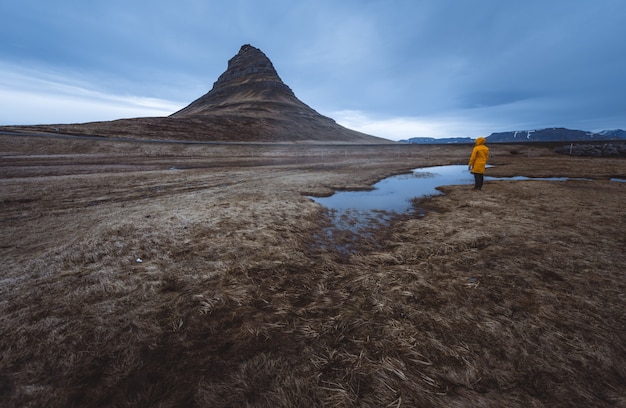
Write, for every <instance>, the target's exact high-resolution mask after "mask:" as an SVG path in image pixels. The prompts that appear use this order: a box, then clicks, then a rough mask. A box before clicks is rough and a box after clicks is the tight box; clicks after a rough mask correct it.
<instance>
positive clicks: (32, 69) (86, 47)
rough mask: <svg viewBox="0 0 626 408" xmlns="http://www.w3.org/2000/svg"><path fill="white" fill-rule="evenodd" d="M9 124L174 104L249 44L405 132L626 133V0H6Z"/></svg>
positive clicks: (2, 34) (307, 89) (343, 115)
mask: <svg viewBox="0 0 626 408" xmlns="http://www.w3.org/2000/svg"><path fill="white" fill-rule="evenodd" d="M0 15H1V16H2V24H0V38H2V41H0V125H30V124H64V123H83V122H92V121H103V120H114V119H121V118H134V117H143V116H167V115H170V114H172V113H174V112H176V111H177V110H179V109H182V108H183V107H185V106H187V105H188V104H189V103H191V102H192V101H194V100H195V99H197V98H198V97H200V96H202V95H204V94H205V93H207V92H208V91H209V90H211V88H212V86H213V83H214V82H215V81H216V80H217V78H218V77H219V75H220V74H221V73H223V72H224V71H225V70H226V68H227V64H228V60H229V59H230V58H232V57H233V56H235V55H236V54H237V52H238V51H239V49H240V47H241V46H242V45H244V44H251V45H252V46H254V47H257V48H259V49H260V50H261V51H263V52H264V53H265V54H266V55H267V56H268V58H269V59H270V60H271V61H272V63H273V64H274V68H275V69H276V71H277V72H278V75H279V76H280V78H281V79H282V80H283V82H285V83H286V84H287V85H288V86H289V87H290V88H291V89H292V90H293V91H294V93H295V94H296V96H297V97H298V98H299V99H300V100H301V101H303V102H304V103H306V104H307V105H309V106H310V107H312V108H313V109H315V110H316V111H318V112H319V113H321V114H323V115H325V116H329V117H331V118H333V119H335V120H336V121H337V122H338V123H340V124H341V125H344V126H346V127H348V128H351V129H355V130H358V131H361V132H365V133H368V134H371V135H375V136H379V137H384V138H387V139H391V140H400V139H408V138H411V137H434V138H442V137H472V138H475V137H478V136H488V135H489V134H491V133H493V132H504V131H513V130H532V129H543V128H550V127H566V128H570V129H578V130H585V131H600V130H605V129H618V128H621V129H626V97H625V96H626V95H625V93H626V40H625V39H626V24H625V23H624V21H626V1H624V0H524V1H518V0H341V1H337V0H316V1H305V0H302V1H299V0H264V1H258V0H229V1H224V0H215V1H213V0H176V1H172V0H107V1H90V0H3V1H2V2H0Z"/></svg>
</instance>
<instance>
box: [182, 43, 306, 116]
mask: <svg viewBox="0 0 626 408" xmlns="http://www.w3.org/2000/svg"><path fill="white" fill-rule="evenodd" d="M276 103H280V104H283V105H284V104H287V105H294V106H297V107H298V108H307V109H310V108H309V107H308V106H306V105H305V104H304V103H302V102H300V101H299V100H298V98H296V96H295V95H294V93H293V91H292V90H291V89H290V88H289V87H288V86H287V85H285V83H284V82H283V81H282V80H281V79H280V77H279V76H278V73H277V72H276V70H275V69H274V65H273V64H272V61H270V59H269V58H267V56H266V55H265V54H264V53H263V52H262V51H261V50H259V49H258V48H255V47H253V46H251V45H249V44H246V45H244V46H242V47H241V49H240V50H239V52H238V53H237V55H235V56H234V57H233V58H231V59H230V60H229V61H228V68H227V69H226V71H225V72H224V73H223V74H222V75H220V76H219V78H218V79H217V81H216V82H215V83H214V84H213V89H211V91H209V92H208V93H207V94H205V95H204V96H202V97H201V98H199V99H197V100H195V101H194V102H192V103H191V104H190V105H189V106H187V107H186V108H184V109H182V110H180V111H178V112H176V113H175V114H173V115H172V117H188V116H197V115H207V114H209V115H212V114H215V113H218V112H220V111H222V112H224V111H229V112H231V113H232V112H233V110H234V111H237V112H245V111H248V113H250V112H251V111H254V110H258V108H260V105H258V104H271V105H274V104H276ZM265 108H268V106H265Z"/></svg>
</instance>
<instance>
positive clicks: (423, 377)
mask: <svg viewBox="0 0 626 408" xmlns="http://www.w3.org/2000/svg"><path fill="white" fill-rule="evenodd" d="M0 142H1V143H2V144H0V148H1V151H0V153H1V155H2V156H3V160H2V164H1V165H0V175H2V178H0V191H1V192H2V196H1V200H2V214H1V216H0V227H1V228H0V231H2V232H1V233H0V254H1V258H0V259H1V261H0V270H1V271H2V272H1V275H0V282H1V285H0V316H1V318H0V332H1V333H2V334H1V335H0V336H1V341H0V368H1V369H0V373H1V374H0V401H1V403H2V406H7V407H12V406H15V407H18V406H70V407H71V406H93V407H106V406H121V405H128V406H214V407H227V406H256V407H270V406H272V407H274V406H344V407H356V406H372V407H374V406H376V407H380V406H407V407H409V406H433V407H437V406H441V407H450V406H519V407H522V406H621V405H624V404H625V403H626V400H624V397H623V396H624V395H626V389H625V387H624V384H625V383H626V370H625V369H624V367H626V361H625V360H626V349H625V346H624V345H625V344H626V319H625V318H624V314H623V310H624V306H625V299H624V293H626V290H625V289H626V288H625V280H624V269H623V266H624V265H626V254H625V253H624V250H623V248H625V247H626V238H625V236H624V234H623V231H624V230H625V228H626V225H625V220H624V217H623V203H624V202H625V200H626V185H625V184H624V183H616V182H610V181H609V179H610V178H611V177H619V178H626V162H625V161H624V160H620V159H607V158H576V157H564V156H560V155H556V154H554V153H552V152H551V151H550V150H548V149H540V148H533V150H531V151H528V152H527V151H526V150H524V152H523V154H511V153H510V151H511V149H512V148H511V147H506V146H493V147H492V161H491V162H492V163H493V164H495V165H496V167H494V168H491V169H489V170H488V174H489V175H494V176H496V175H498V176H512V175H523V176H529V177H557V176H559V177H560V176H568V177H587V178H590V179H591V180H590V181H568V182H546V181H517V182H510V181H493V182H486V183H485V187H484V190H483V191H480V192H475V191H472V190H471V189H470V188H469V187H468V186H449V187H444V188H442V190H443V192H444V193H445V195H442V196H437V197H433V198H431V199H429V200H428V201H427V202H426V203H425V202H418V203H417V206H418V207H425V208H427V213H426V215H425V216H421V215H419V213H420V212H419V211H417V212H416V214H415V216H408V217H403V218H401V219H398V220H397V221H396V222H394V223H393V224H392V225H391V226H390V227H389V228H385V229H383V230H379V231H375V232H374V233H375V234H376V239H377V245H376V246H374V245H367V243H366V244H365V245H363V246H362V247H361V248H360V251H359V252H357V253H353V254H350V255H349V256H346V254H342V253H339V252H336V251H334V250H333V249H332V246H331V245H328V246H323V245H320V243H319V240H318V239H319V235H320V232H321V231H322V229H323V228H324V227H325V226H326V225H327V222H328V217H327V216H326V215H325V212H324V209H322V208H320V207H319V206H318V205H316V204H315V203H313V202H312V201H311V200H310V199H308V198H306V196H305V194H320V195H322V194H328V193H329V192H332V191H333V190H337V189H343V188H366V187H367V186H369V185H370V184H372V183H373V182H375V181H377V180H378V179H380V178H382V177H384V176H387V175H391V174H397V173H400V172H403V171H407V170H409V169H411V168H416V167H425V166H431V165H438V164H458V163H465V162H466V161H467V158H468V156H469V148H467V147H462V146H432V147H430V146H429V147H416V146H404V147H378V148H373V147H355V146H353V147H346V146H330V147H329V146H248V147H245V146H231V147H228V146H205V147H201V146H160V145H159V146H156V145H151V144H124V143H114V142H104V141H102V142H100V141H98V142H94V141H78V140H71V141H68V140H48V139H43V140H42V139H37V140H36V141H34V140H32V139H28V140H27V139H15V138H8V137H7V138H2V139H0ZM5 158H7V160H5ZM120 163H124V168H120V167H118V166H117V165H119V164H120Z"/></svg>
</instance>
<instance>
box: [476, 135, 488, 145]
mask: <svg viewBox="0 0 626 408" xmlns="http://www.w3.org/2000/svg"><path fill="white" fill-rule="evenodd" d="M486 142H487V139H486V138H484V137H477V138H476V146H480V145H484V144H485V143H486Z"/></svg>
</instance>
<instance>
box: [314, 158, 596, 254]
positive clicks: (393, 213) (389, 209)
mask: <svg viewBox="0 0 626 408" xmlns="http://www.w3.org/2000/svg"><path fill="white" fill-rule="evenodd" d="M489 180H555V181H565V180H587V179H572V178H567V177H553V178H529V177H521V176H519V177H489V176H486V177H485V181H489ZM473 183H474V176H473V175H472V174H471V173H470V172H469V171H468V170H467V165H448V166H434V167H424V168H418V169H414V170H413V171H412V172H410V173H407V174H401V175H397V176H392V177H388V178H386V179H383V180H381V181H379V182H377V183H376V184H374V185H373V186H372V189H371V190H366V191H340V192H337V193H335V194H333V195H332V196H329V197H310V198H311V199H312V200H314V201H315V202H316V203H318V204H320V205H322V206H324V207H326V208H327V209H328V210H329V215H330V217H331V219H332V224H333V226H332V227H330V228H327V229H326V231H325V234H326V235H327V237H326V238H327V239H329V240H330V241H331V242H334V243H335V244H334V245H336V246H337V247H341V248H339V249H340V250H343V251H351V249H350V246H351V244H350V243H354V242H355V240H356V241H359V240H361V241H362V240H364V239H365V240H367V239H370V238H371V237H372V233H373V230H374V229H375V228H377V227H380V226H384V225H387V224H388V223H389V222H390V221H391V220H392V219H393V218H394V217H397V216H398V215H400V214H409V213H414V212H415V211H419V210H418V209H417V208H415V206H414V205H413V203H412V201H413V200H414V199H416V198H422V197H428V196H434V195H439V194H441V192H440V191H439V190H437V187H441V186H446V185H459V184H461V185H463V184H467V185H472V184H473ZM339 242H343V244H339Z"/></svg>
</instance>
